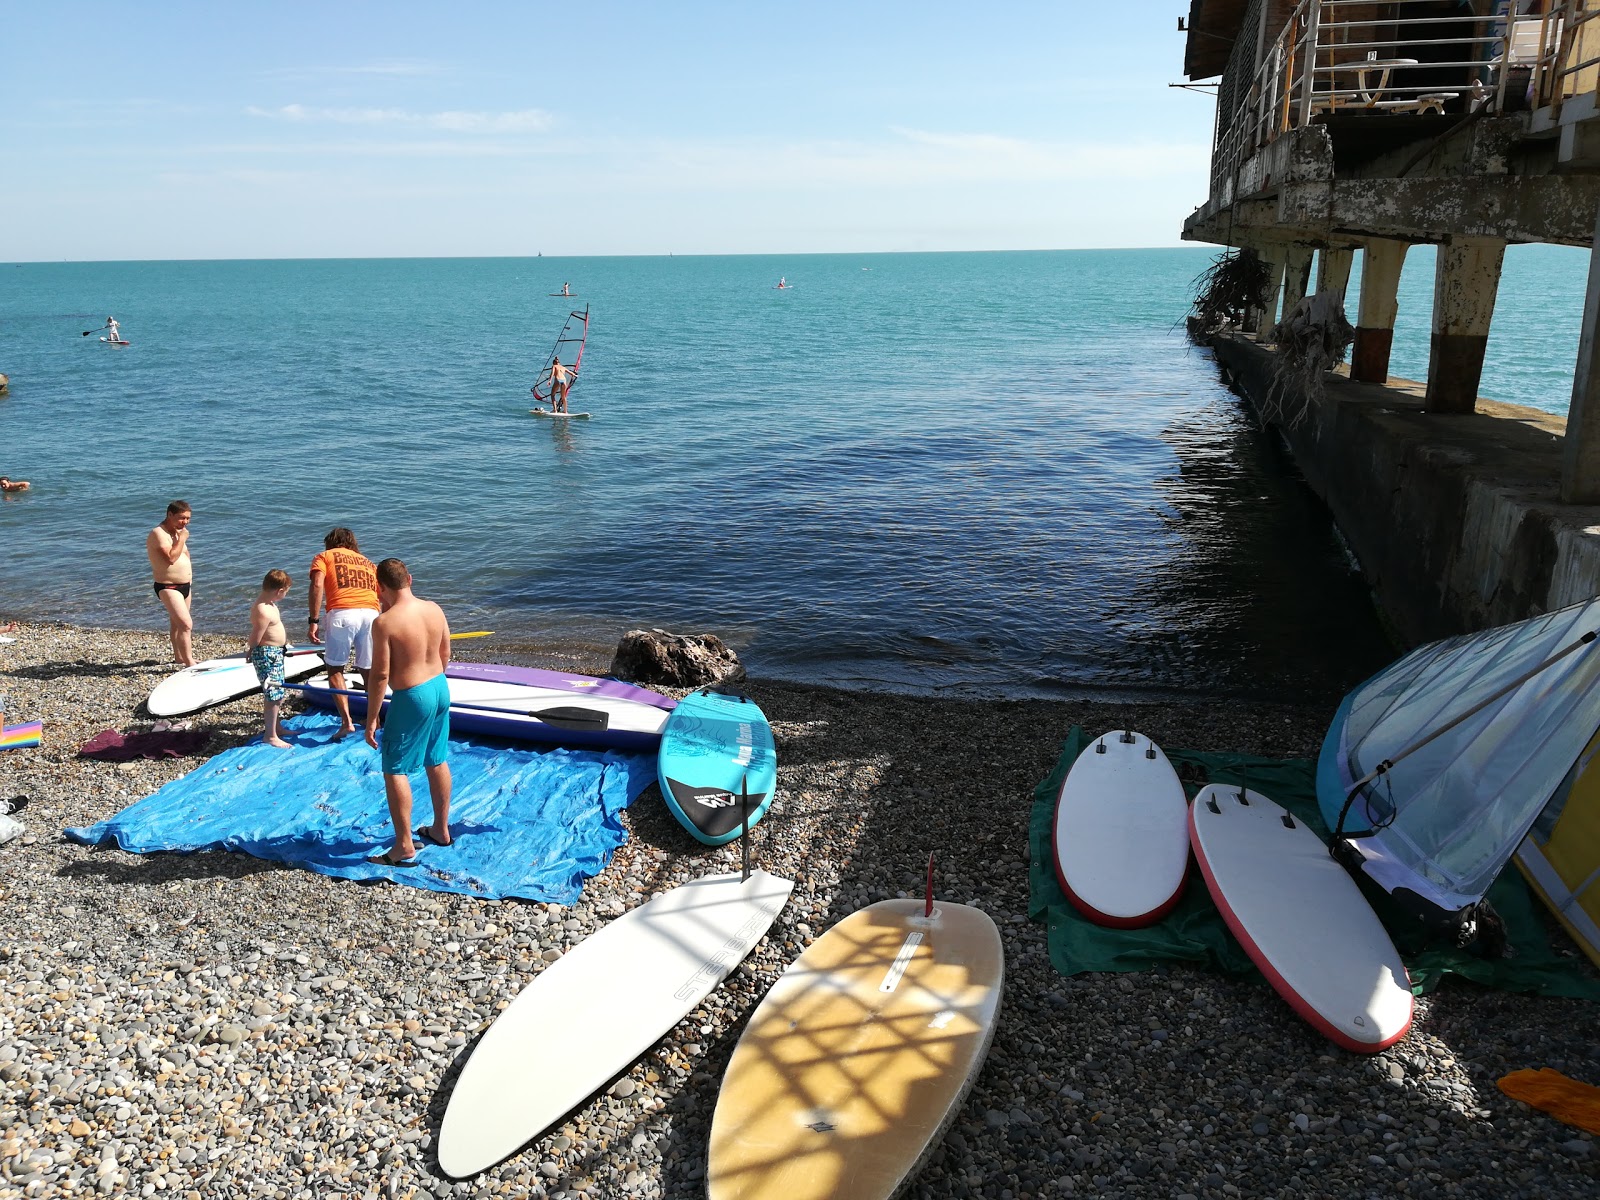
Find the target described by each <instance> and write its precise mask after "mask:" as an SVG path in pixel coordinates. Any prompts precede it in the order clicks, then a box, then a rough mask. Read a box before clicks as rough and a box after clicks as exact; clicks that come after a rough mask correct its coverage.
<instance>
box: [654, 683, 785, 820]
mask: <svg viewBox="0 0 1600 1200" xmlns="http://www.w3.org/2000/svg"><path fill="white" fill-rule="evenodd" d="M656 773H657V777H658V779H659V780H660V783H661V795H662V798H663V799H665V800H666V802H667V807H668V808H669V809H671V810H672V815H673V816H675V817H677V818H678V820H679V821H681V822H682V823H683V827H684V828H685V829H687V830H688V831H689V832H690V833H692V834H694V836H695V837H697V838H698V839H699V840H700V841H702V842H704V843H705V844H706V845H708V846H720V845H722V844H723V843H724V842H731V841H732V840H733V839H734V838H736V837H738V836H739V831H740V830H741V829H742V828H744V826H745V824H746V819H745V817H746V814H748V824H750V825H754V824H755V823H756V822H757V821H759V820H761V818H762V817H764V816H765V815H766V813H767V809H768V808H769V807H771V805H772V798H773V794H774V792H775V791H776V790H777V785H778V752H777V750H776V749H775V748H774V746H773V744H772V726H771V725H769V724H767V718H766V715H765V714H764V713H762V711H761V706H760V705H759V704H757V703H756V702H755V701H754V700H751V699H748V698H747V697H744V696H725V695H722V694H721V693H718V692H706V691H701V692H691V693H690V694H689V695H687V696H685V697H684V698H683V699H682V700H680V701H679V702H678V707H677V708H675V709H673V710H672V716H670V717H669V718H667V724H666V728H665V729H663V730H662V732H661V753H660V755H659V757H658V758H657V768H656ZM741 788H742V789H743V798H742V799H741Z"/></svg>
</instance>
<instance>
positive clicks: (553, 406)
mask: <svg viewBox="0 0 1600 1200" xmlns="http://www.w3.org/2000/svg"><path fill="white" fill-rule="evenodd" d="M571 390H572V372H571V371H569V370H568V369H567V368H566V367H565V366H563V365H562V363H561V359H560V358H559V357H558V358H555V359H552V360H551V363H550V411H551V412H558V413H564V412H566V411H567V393H568V392H570V391H571Z"/></svg>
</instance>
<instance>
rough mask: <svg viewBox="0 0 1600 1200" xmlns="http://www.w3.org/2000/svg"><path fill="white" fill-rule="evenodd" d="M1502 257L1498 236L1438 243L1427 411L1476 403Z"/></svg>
mask: <svg viewBox="0 0 1600 1200" xmlns="http://www.w3.org/2000/svg"><path fill="white" fill-rule="evenodd" d="M1505 256H1506V244H1505V242H1504V241H1502V240H1501V239H1499V238H1478V237H1452V238H1451V239H1450V240H1449V241H1448V242H1446V243H1445V244H1444V245H1442V246H1440V247H1439V262H1438V265H1437V266H1436V267H1435V268H1434V273H1433V341H1432V343H1431V345H1430V346H1429V350H1428V393H1427V397H1426V399H1424V401H1423V405H1422V407H1423V408H1424V410H1426V411H1427V412H1438V413H1469V412H1472V411H1473V410H1474V409H1475V408H1476V407H1477V404H1478V385H1479V383H1480V382H1481V381H1482V379H1483V351H1484V348H1485V347H1486V346H1487V345H1488V344H1489V321H1490V319H1491V318H1492V317H1493V316H1494V298H1495V295H1496V294H1497V293H1498V292H1499V290H1500V266H1501V264H1502V263H1503V262H1504V261H1505Z"/></svg>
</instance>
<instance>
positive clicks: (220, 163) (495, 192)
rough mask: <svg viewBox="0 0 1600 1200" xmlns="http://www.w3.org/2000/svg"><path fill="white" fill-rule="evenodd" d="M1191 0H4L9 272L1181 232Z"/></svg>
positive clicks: (1124, 243) (1192, 123) (774, 249)
mask: <svg viewBox="0 0 1600 1200" xmlns="http://www.w3.org/2000/svg"><path fill="white" fill-rule="evenodd" d="M1187 10H1188V3H1187V0H1126V2H1124V3H1121V4H1114V5H1089V4H1086V3H1082V2H1081V0H1051V2H1048V3H1035V2H1033V0H1008V2H1007V3H1006V4H1004V5H1002V6H1000V7H999V8H995V9H982V10H980V8H978V7H975V6H974V5H973V4H972V3H971V0H965V2H963V3H946V2H945V0H920V2H916V3H909V2H906V3H902V2H900V0H854V2H853V3H835V2H834V0H807V2H805V3H792V4H778V3H770V2H767V3H763V2H762V0H744V2H743V3H737V4H713V3H697V2H695V0H672V2H668V0H652V2H649V3H644V2H639V3H624V2H621V0H616V2H612V0H594V2H592V3H588V4H581V3H575V2H573V0H567V2H566V3H562V4H559V5H554V4H547V3H543V2H531V0H525V2H524V3H520V4H513V3H488V2H484V3H478V2H475V0H456V2H455V3H440V2H438V0H433V2H429V3H422V2H415V0H387V2H385V3H382V4H375V3H366V2H346V0H321V2H320V3H316V4H310V3H299V2H287V3H274V4H270V5H269V4H262V5H251V6H242V5H234V4H218V3H216V0H208V2H207V3H204V4H199V3H189V2H187V0H175V2H171V3H162V4H154V5H135V4H124V5H111V6H97V5H91V6H88V7H84V6H74V5H66V4H37V3H34V4H26V3H24V0H0V28H3V29H4V33H5V37H4V45H5V47H6V52H5V69H4V71H0V172H3V179H4V186H3V187H0V261H8V262H23V261H54V260H86V261H102V260H117V259H195V258H200V259H206V258H302V257H305V258H321V257H390V256H407V257H409V256H519V255H531V254H536V253H543V254H546V255H587V254H667V253H676V254H749V253H774V254H776V253H784V254H799V253H818V252H855V253H859V252H872V251H906V250H1010V249H1059V248H1079V247H1128V246H1171V245H1177V244H1179V236H1178V235H1179V230H1180V228H1181V225H1182V221H1183V218H1184V217H1185V216H1186V215H1187V214H1188V213H1189V212H1190V211H1191V210H1192V209H1193V208H1194V207H1195V206H1196V205H1197V204H1199V203H1200V202H1201V201H1203V200H1204V198H1205V195H1206V187H1207V161H1208V157H1209V147H1210V140H1211V128H1212V118H1213V113H1214V101H1213V99H1212V98H1211V96H1210V95H1209V94H1200V93H1196V92H1192V91H1185V90H1180V89H1176V88H1170V87H1168V86H1167V85H1168V83H1169V82H1173V81H1177V80H1179V79H1181V78H1182V74H1181V72H1182V65H1183V39H1184V35H1183V34H1181V33H1179V32H1178V31H1177V18H1178V17H1179V16H1180V15H1182V14H1184V13H1186V12H1187Z"/></svg>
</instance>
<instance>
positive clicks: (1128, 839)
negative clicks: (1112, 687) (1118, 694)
mask: <svg viewBox="0 0 1600 1200" xmlns="http://www.w3.org/2000/svg"><path fill="white" fill-rule="evenodd" d="M1188 816H1189V805H1188V801H1187V800H1186V799H1185V797H1184V794H1183V784H1182V783H1180V782H1179V781H1178V773H1177V772H1176V771H1174V770H1173V769H1172V763H1171V762H1169V761H1168V760H1167V756H1166V755H1165V754H1163V753H1162V752H1161V747H1159V746H1157V745H1156V744H1155V743H1154V742H1152V741H1151V740H1150V739H1149V738H1147V737H1145V736H1144V734H1142V733H1134V732H1133V731H1132V730H1126V729H1113V730H1112V731H1111V732H1110V733H1106V734H1102V735H1101V736H1100V737H1098V738H1096V739H1095V740H1094V742H1093V744H1091V745H1089V746H1087V747H1085V749H1084V751H1083V753H1082V754H1080V755H1078V758H1077V761H1076V762H1074V763H1073V764H1072V769H1071V770H1070V771H1068V772H1067V777H1066V779H1064V780H1063V781H1062V783H1061V792H1060V794H1059V795H1058V796H1057V799H1056V823H1055V835H1054V846H1055V858H1056V879H1057V880H1058V881H1059V882H1060V884H1061V890H1062V891H1063V892H1065V893H1066V896H1067V899H1068V900H1070V901H1071V902H1072V906H1073V907H1074V908H1076V909H1077V910H1078V911H1079V912H1081V913H1082V914H1083V915H1084V916H1085V917H1087V918H1088V919H1089V920H1091V921H1093V922H1094V923H1095V924H1097V925H1107V926H1110V927H1112V928H1114V929H1135V928H1138V927H1139V926H1141V925H1150V924H1153V923H1154V922H1156V921H1159V920H1160V919H1161V918H1162V917H1164V916H1166V915H1167V913H1168V912H1170V911H1171V910H1172V906H1173V905H1174V904H1176V903H1177V902H1178V897H1179V896H1181V895H1182V894H1183V882H1184V879H1185V878H1186V877H1187V876H1188V873H1189V823H1188Z"/></svg>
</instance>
